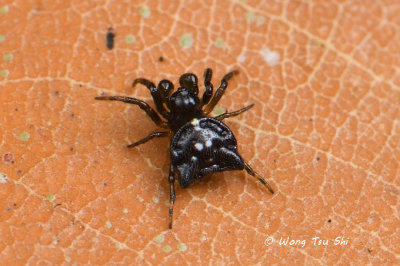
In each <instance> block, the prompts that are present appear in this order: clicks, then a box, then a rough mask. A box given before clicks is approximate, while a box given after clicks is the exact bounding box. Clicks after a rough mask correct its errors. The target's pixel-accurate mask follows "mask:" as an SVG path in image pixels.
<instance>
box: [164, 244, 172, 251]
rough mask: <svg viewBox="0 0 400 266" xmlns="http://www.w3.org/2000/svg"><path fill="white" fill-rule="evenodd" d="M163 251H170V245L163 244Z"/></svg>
mask: <svg viewBox="0 0 400 266" xmlns="http://www.w3.org/2000/svg"><path fill="white" fill-rule="evenodd" d="M162 249H163V250H164V251H165V252H170V251H171V247H170V246H169V245H166V246H163V248H162Z"/></svg>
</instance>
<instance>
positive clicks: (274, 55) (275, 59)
mask: <svg viewBox="0 0 400 266" xmlns="http://www.w3.org/2000/svg"><path fill="white" fill-rule="evenodd" d="M260 53H261V56H262V57H263V59H264V61H265V62H266V63H267V65H268V66H276V65H277V64H279V62H280V61H281V55H280V54H279V53H278V52H276V51H272V50H270V49H269V48H268V47H266V48H264V49H262V50H261V51H260Z"/></svg>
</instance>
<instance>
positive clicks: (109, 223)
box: [106, 221, 112, 229]
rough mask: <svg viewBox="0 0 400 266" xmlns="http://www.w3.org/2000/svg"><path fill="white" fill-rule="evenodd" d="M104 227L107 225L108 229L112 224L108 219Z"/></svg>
mask: <svg viewBox="0 0 400 266" xmlns="http://www.w3.org/2000/svg"><path fill="white" fill-rule="evenodd" d="M106 227H107V228H108V229H110V228H111V227H112V224H111V222H110V221H107V222H106Z"/></svg>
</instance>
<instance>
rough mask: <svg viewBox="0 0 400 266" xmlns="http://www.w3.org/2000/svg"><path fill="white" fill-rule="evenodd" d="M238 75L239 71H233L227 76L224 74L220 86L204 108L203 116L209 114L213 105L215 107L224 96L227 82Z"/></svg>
mask: <svg viewBox="0 0 400 266" xmlns="http://www.w3.org/2000/svg"><path fill="white" fill-rule="evenodd" d="M237 74H239V71H237V70H234V71H231V72H229V73H228V74H226V75H225V76H224V77H223V78H222V79H221V85H219V88H218V89H217V91H216V92H215V94H214V97H213V98H212V99H211V102H210V103H209V104H208V105H206V107H205V108H204V113H205V114H209V113H210V112H211V111H212V110H213V109H214V107H215V105H217V103H218V102H219V100H220V99H221V97H222V95H224V92H225V89H226V87H227V86H228V81H229V80H230V79H231V78H232V77H233V76H234V75H237Z"/></svg>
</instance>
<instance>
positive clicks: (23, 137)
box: [19, 132, 31, 141]
mask: <svg viewBox="0 0 400 266" xmlns="http://www.w3.org/2000/svg"><path fill="white" fill-rule="evenodd" d="M30 136H31V135H29V133H28V132H22V133H21V135H19V139H20V140H23V141H28V139H29V138H30Z"/></svg>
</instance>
